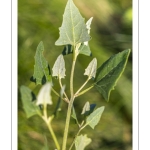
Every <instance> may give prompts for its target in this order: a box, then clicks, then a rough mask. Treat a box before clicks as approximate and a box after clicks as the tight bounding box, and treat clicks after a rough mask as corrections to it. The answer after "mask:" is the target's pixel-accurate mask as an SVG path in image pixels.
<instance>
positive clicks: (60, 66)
mask: <svg viewBox="0 0 150 150" xmlns="http://www.w3.org/2000/svg"><path fill="white" fill-rule="evenodd" d="M52 70H53V74H52V76H56V77H58V78H65V76H66V75H65V71H66V69H65V61H64V57H63V55H62V54H60V55H59V56H58V57H57V59H56V61H55V63H54V66H53V68H52Z"/></svg>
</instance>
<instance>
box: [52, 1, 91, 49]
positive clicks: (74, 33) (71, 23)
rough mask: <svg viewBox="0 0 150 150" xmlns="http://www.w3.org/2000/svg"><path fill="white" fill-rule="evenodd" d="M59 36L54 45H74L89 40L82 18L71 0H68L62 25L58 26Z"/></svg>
mask: <svg viewBox="0 0 150 150" xmlns="http://www.w3.org/2000/svg"><path fill="white" fill-rule="evenodd" d="M59 30H60V32H59V33H60V37H59V39H58V40H57V41H56V42H55V45H67V44H70V45H74V46H75V45H76V44H78V43H83V42H86V41H89V40H90V36H89V34H88V30H87V28H86V24H85V22H84V18H82V16H81V14H80V12H79V10H78V8H77V7H76V6H75V5H74V3H73V1H72V0H68V2H67V5H66V8H65V12H64V15H63V22H62V26H61V27H60V28H59Z"/></svg>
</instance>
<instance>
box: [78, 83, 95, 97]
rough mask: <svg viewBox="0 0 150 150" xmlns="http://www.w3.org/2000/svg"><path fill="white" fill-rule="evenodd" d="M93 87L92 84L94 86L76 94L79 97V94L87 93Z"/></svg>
mask: <svg viewBox="0 0 150 150" xmlns="http://www.w3.org/2000/svg"><path fill="white" fill-rule="evenodd" d="M93 87H94V85H92V86H90V87H89V88H87V89H85V90H84V91H82V92H80V93H78V94H76V97H78V96H80V95H82V94H84V93H86V92H87V91H89V90H90V89H92V88H93Z"/></svg>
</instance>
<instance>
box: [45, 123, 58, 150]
mask: <svg viewBox="0 0 150 150" xmlns="http://www.w3.org/2000/svg"><path fill="white" fill-rule="evenodd" d="M47 126H48V129H49V131H50V133H51V135H52V138H53V140H54V143H55V145H56V148H57V150H60V146H59V143H58V141H57V138H56V136H55V133H54V131H53V128H52V126H51V123H48V124H47Z"/></svg>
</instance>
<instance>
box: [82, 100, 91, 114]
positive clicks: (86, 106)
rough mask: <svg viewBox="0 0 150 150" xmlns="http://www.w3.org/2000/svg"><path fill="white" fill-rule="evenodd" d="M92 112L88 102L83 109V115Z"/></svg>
mask: <svg viewBox="0 0 150 150" xmlns="http://www.w3.org/2000/svg"><path fill="white" fill-rule="evenodd" d="M88 111H90V103H89V102H86V103H85V105H84V107H83V109H82V113H81V115H82V114H85V113H86V112H88Z"/></svg>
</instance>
